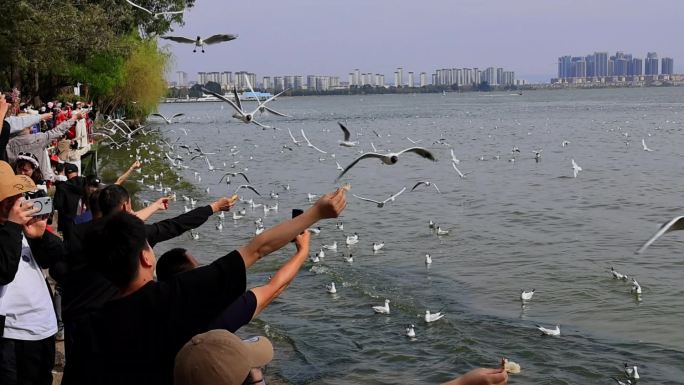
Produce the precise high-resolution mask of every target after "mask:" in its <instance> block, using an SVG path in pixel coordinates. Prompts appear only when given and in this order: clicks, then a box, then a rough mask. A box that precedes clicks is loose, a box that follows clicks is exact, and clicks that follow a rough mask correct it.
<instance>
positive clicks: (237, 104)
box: [202, 75, 288, 130]
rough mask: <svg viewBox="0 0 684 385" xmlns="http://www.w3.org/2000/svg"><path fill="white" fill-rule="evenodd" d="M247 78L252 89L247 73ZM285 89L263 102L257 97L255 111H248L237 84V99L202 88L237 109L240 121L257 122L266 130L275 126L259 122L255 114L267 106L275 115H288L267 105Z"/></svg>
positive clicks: (235, 92) (235, 90)
mask: <svg viewBox="0 0 684 385" xmlns="http://www.w3.org/2000/svg"><path fill="white" fill-rule="evenodd" d="M245 80H246V82H247V85H248V86H249V89H250V90H251V89H252V86H251V85H250V83H249V80H248V79H247V77H246V75H245ZM285 91H287V90H285ZM285 91H282V92H280V93H279V94H276V95H273V96H271V97H270V98H268V99H266V100H264V101H263V102H262V101H260V100H259V98H257V102H258V103H259V104H258V105H257V107H256V108H255V109H254V110H253V111H251V112H248V111H245V110H244V109H243V108H242V102H241V101H240V97H239V96H238V94H237V87H236V86H233V99H235V101H233V100H230V99H228V98H227V97H225V96H223V95H221V94H219V93H216V92H213V91H210V90H208V89H206V88H202V92H205V93H208V94H210V95H213V96H215V97H217V98H219V99H221V100H223V101H224V102H226V103H228V104H230V106H231V107H233V109H234V110H235V113H234V114H233V118H235V119H237V120H239V121H241V122H243V123H245V124H250V123H253V124H256V125H257V126H259V127H261V128H263V129H264V130H265V129H267V128H273V127H271V126H267V125H264V124H261V123H259V122H257V121H256V120H254V114H256V113H257V112H258V111H260V110H262V109H264V108H266V109H268V110H269V112H271V113H273V114H274V115H279V116H288V115H285V114H282V113H280V112H277V111H275V110H272V109H270V108H268V107H266V103H268V102H270V101H271V100H273V99H275V98H277V97H278V96H280V95H281V94H282V93H283V92H285ZM252 95H256V94H255V93H254V91H252Z"/></svg>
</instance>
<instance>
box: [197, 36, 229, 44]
mask: <svg viewBox="0 0 684 385" xmlns="http://www.w3.org/2000/svg"><path fill="white" fill-rule="evenodd" d="M237 38H238V35H229V34H218V35H214V36H210V37H208V38H206V39H204V44H216V43H223V42H224V41H231V40H235V39H237ZM193 43H194V41H193Z"/></svg>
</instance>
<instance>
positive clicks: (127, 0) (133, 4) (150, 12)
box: [126, 0, 154, 15]
mask: <svg viewBox="0 0 684 385" xmlns="http://www.w3.org/2000/svg"><path fill="white" fill-rule="evenodd" d="M126 2H127V3H128V4H130V5H132V6H134V7H136V8H138V9H141V10H143V11H145V12H147V13H149V14H150V15H154V12H152V11H150V10H149V9H147V8H143V7H141V6H139V5H138V4H136V3H134V2H132V1H130V0H126Z"/></svg>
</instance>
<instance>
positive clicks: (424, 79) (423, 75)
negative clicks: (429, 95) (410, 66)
mask: <svg viewBox="0 0 684 385" xmlns="http://www.w3.org/2000/svg"><path fill="white" fill-rule="evenodd" d="M427 85H428V83H427V73H425V72H421V73H420V86H421V87H426V86H427Z"/></svg>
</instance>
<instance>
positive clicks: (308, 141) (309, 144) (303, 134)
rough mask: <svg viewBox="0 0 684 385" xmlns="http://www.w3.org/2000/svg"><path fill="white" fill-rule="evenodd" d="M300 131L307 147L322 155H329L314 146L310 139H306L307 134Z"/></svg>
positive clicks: (302, 130)
mask: <svg viewBox="0 0 684 385" xmlns="http://www.w3.org/2000/svg"><path fill="white" fill-rule="evenodd" d="M300 131H301V132H302V136H303V137H304V140H305V141H306V145H307V147H311V148H313V149H314V150H316V151H318V152H320V153H321V154H327V152H325V151H323V150H321V149H320V148H318V147H316V146H314V145H313V144H311V141H310V140H309V138H307V137H306V134H305V133H304V129H301V130H300Z"/></svg>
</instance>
